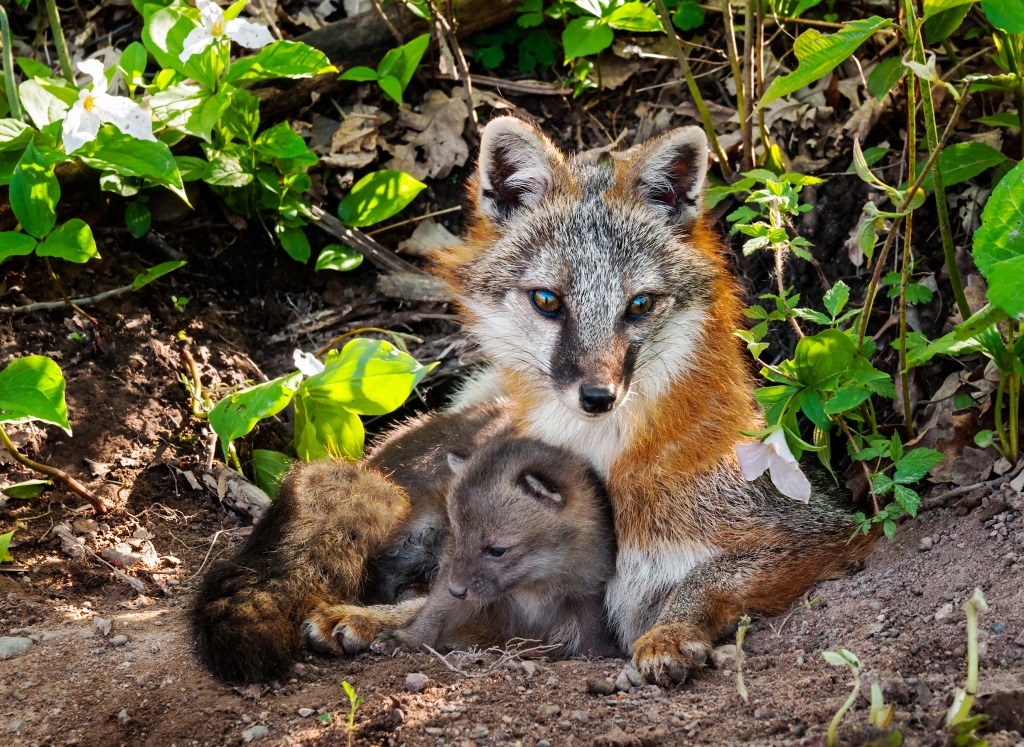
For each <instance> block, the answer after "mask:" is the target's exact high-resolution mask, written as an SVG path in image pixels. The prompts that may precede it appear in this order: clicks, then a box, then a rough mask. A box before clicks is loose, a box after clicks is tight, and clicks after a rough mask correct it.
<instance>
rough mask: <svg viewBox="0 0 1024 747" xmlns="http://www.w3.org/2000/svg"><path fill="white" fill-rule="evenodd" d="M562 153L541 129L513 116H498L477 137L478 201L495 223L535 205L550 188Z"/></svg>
mask: <svg viewBox="0 0 1024 747" xmlns="http://www.w3.org/2000/svg"><path fill="white" fill-rule="evenodd" d="M562 161H563V158H562V155H561V153H559V152H558V149H557V148H555V146H554V145H552V144H551V141H549V140H548V139H547V138H546V137H544V135H543V134H541V132H540V130H538V129H537V128H536V127H533V126H532V125H530V124H527V123H526V122H523V121H522V120H519V119H516V118H515V117H498V118H497V119H494V120H491V122H489V123H488V124H487V127H485V128H484V134H483V136H482V137H481V139H480V176H479V179H478V180H477V204H478V206H479V208H480V211H481V212H482V213H483V214H484V215H486V216H487V217H488V218H490V219H491V220H493V221H494V222H495V223H504V222H505V221H507V220H508V219H509V218H510V217H511V216H512V215H513V213H515V212H516V211H517V210H518V209H520V208H522V207H525V206H528V205H536V204H537V203H539V202H540V201H541V200H543V199H544V197H545V196H546V195H547V194H548V193H549V192H550V191H551V188H552V187H553V186H554V183H555V168H556V167H558V166H560V165H561V163H562Z"/></svg>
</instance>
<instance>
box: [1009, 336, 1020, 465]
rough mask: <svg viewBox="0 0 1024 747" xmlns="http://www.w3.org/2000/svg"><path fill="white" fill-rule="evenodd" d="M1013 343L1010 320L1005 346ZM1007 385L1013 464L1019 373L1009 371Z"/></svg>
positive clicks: (1016, 454)
mask: <svg viewBox="0 0 1024 747" xmlns="http://www.w3.org/2000/svg"><path fill="white" fill-rule="evenodd" d="M1015 344H1016V343H1015V340H1014V329H1013V322H1012V321H1011V322H1010V334H1009V338H1008V342H1007V347H1008V348H1009V349H1010V351H1011V352H1012V351H1013V347H1014V345H1015ZM1007 385H1008V389H1009V395H1010V397H1009V400H1010V401H1009V402H1008V403H1007V406H1008V407H1009V410H1010V414H1009V421H1010V423H1009V433H1008V434H1007V435H1008V436H1009V437H1010V452H1009V454H1010V456H1009V459H1010V464H1015V463H1016V462H1017V457H1018V456H1020V452H1019V449H1018V447H1019V440H1020V433H1019V430H1020V424H1019V417H1020V374H1018V373H1017V372H1016V371H1015V370H1014V371H1011V372H1010V375H1009V376H1008V377H1007Z"/></svg>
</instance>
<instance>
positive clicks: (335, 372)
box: [303, 339, 433, 415]
mask: <svg viewBox="0 0 1024 747" xmlns="http://www.w3.org/2000/svg"><path fill="white" fill-rule="evenodd" d="M431 368H433V366H423V365H420V363H419V362H417V361H416V359H415V358H413V357H412V356H411V355H409V354H408V353H403V352H402V351H400V350H398V349H397V348H395V346H394V345H392V344H391V343H389V342H385V341H383V340H368V339H356V340H352V341H351V342H349V343H348V344H347V345H345V347H344V348H342V349H341V352H340V353H339V352H338V351H335V350H332V351H331V352H330V353H328V355H327V359H326V360H325V361H324V370H323V371H321V372H320V373H318V374H316V375H315V376H310V377H309V378H308V379H306V381H305V383H304V384H303V391H304V392H305V393H307V394H308V395H309V396H310V397H311V398H312V399H314V400H315V401H317V402H318V403H319V402H323V401H332V402H337V403H340V404H342V405H344V406H345V408H346V409H348V410H350V411H351V412H355V413H359V414H360V415H384V414H385V413H389V412H391V411H392V410H394V409H395V408H396V407H398V406H399V405H401V404H402V403H403V402H405V400H406V399H407V398H408V397H409V394H410V393H411V392H412V390H413V387H415V386H416V385H417V384H418V383H419V382H420V381H421V380H422V379H423V377H424V376H426V374H427V372H428V371H429V370H430V369H431Z"/></svg>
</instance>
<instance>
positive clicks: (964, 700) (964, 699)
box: [946, 589, 988, 746]
mask: <svg viewBox="0 0 1024 747" xmlns="http://www.w3.org/2000/svg"><path fill="white" fill-rule="evenodd" d="M964 611H965V612H966V613H967V684H966V685H965V686H964V687H962V688H960V687H958V688H957V689H956V691H955V692H954V694H953V704H952V705H951V706H950V707H949V712H948V713H947V714H946V728H947V729H949V730H950V731H952V732H953V743H954V744H956V745H978V746H981V745H985V744H987V743H988V742H987V741H986V740H983V739H979V738H978V737H976V736H974V731H975V729H977V728H979V727H980V726H982V725H983V724H984V723H985V721H986V720H987V718H986V717H985V716H983V715H979V716H975V717H974V718H969V715H970V712H971V707H972V706H973V705H974V698H975V696H976V695H977V693H978V614H979V613H982V612H988V603H987V602H986V601H985V595H984V594H982V593H981V589H975V590H974V595H973V596H972V597H971V598H970V599H968V600H967V603H966V604H964Z"/></svg>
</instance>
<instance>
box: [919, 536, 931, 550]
mask: <svg viewBox="0 0 1024 747" xmlns="http://www.w3.org/2000/svg"><path fill="white" fill-rule="evenodd" d="M934 546H935V540H933V539H932V538H931V537H922V538H921V542H920V543H918V545H917V549H918V550H920V551H921V552H928V551H929V550H931V549H932V548H933V547H934Z"/></svg>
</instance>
